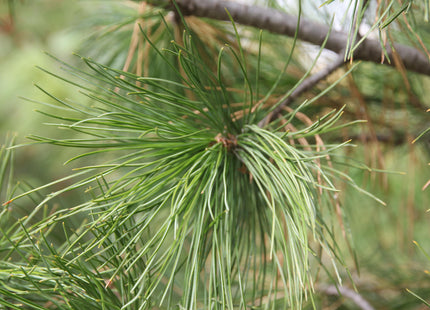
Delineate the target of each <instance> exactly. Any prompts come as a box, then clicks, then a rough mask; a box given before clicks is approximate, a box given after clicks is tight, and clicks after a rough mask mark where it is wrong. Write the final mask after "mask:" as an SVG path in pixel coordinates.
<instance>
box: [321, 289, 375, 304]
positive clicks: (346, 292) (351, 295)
mask: <svg viewBox="0 0 430 310" xmlns="http://www.w3.org/2000/svg"><path fill="white" fill-rule="evenodd" d="M318 290H319V291H321V292H323V293H325V294H327V295H336V296H343V297H346V298H348V299H350V300H352V301H353V302H354V303H355V304H356V305H357V306H358V307H359V308H360V309H362V310H375V308H373V307H372V306H371V305H370V304H369V302H368V301H367V300H366V299H364V298H363V297H362V296H361V295H360V294H358V293H357V292H355V291H353V290H351V289H348V288H346V287H342V286H339V287H336V286H334V285H330V286H324V287H320V288H318Z"/></svg>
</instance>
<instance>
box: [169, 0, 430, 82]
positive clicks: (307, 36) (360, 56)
mask: <svg viewBox="0 0 430 310" xmlns="http://www.w3.org/2000/svg"><path fill="white" fill-rule="evenodd" d="M176 3H177V4H178V6H179V7H180V9H181V11H182V14H184V15H194V16H199V17H207V18H212V19H217V20H229V17H228V14H227V12H226V10H228V12H229V13H230V15H231V16H232V17H233V20H234V21H235V22H236V23H239V24H242V25H247V26H253V27H256V28H260V29H265V30H268V31H270V32H273V33H278V34H283V35H287V36H290V37H292V36H294V35H295V33H296V29H297V17H296V16H294V15H290V14H287V13H283V12H280V11H277V10H274V9H271V8H265V7H261V6H255V5H246V4H241V3H237V2H233V1H225V0H176ZM328 32H329V27H328V26H326V25H323V24H319V23H315V22H312V21H309V20H306V19H304V18H301V19H300V26H299V29H298V38H299V39H300V40H303V41H306V42H309V43H312V44H316V45H321V44H322V43H323V41H324V39H325V37H326V36H327V34H328ZM347 39H348V34H347V33H344V32H340V31H331V33H330V35H329V37H328V41H327V43H326V45H325V48H326V49H329V50H331V51H334V52H336V53H339V52H341V51H342V50H345V47H346V42H347ZM394 49H395V51H396V52H397V54H398V56H399V57H400V59H401V60H402V61H403V63H404V66H405V68H406V69H407V70H409V71H414V72H418V73H421V74H425V75H428V76H430V62H429V59H428V58H427V57H426V56H425V55H424V54H423V53H421V52H420V51H418V50H416V49H414V48H411V47H409V46H405V45H401V44H394ZM387 52H388V56H389V58H390V59H391V64H389V63H388V61H387V58H385V59H384V64H388V65H393V64H394V61H393V58H394V56H393V51H392V49H391V48H390V47H387ZM381 57H382V48H381V45H380V42H379V41H377V40H372V39H366V40H364V41H363V42H362V43H361V45H360V47H359V48H358V49H357V50H356V51H355V53H354V59H355V60H365V61H371V62H375V63H381V61H382V58H381Z"/></svg>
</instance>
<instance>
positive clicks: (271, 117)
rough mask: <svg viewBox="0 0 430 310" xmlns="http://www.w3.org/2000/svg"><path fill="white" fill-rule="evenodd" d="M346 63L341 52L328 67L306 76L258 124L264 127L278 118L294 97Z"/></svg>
mask: <svg viewBox="0 0 430 310" xmlns="http://www.w3.org/2000/svg"><path fill="white" fill-rule="evenodd" d="M344 63H345V60H344V55H343V53H341V54H339V56H338V57H337V59H336V60H335V61H333V62H332V63H330V64H329V65H328V66H327V67H325V68H324V69H322V70H320V71H318V72H317V73H315V74H314V75H311V76H309V77H308V78H306V79H305V80H304V81H303V82H302V83H300V85H299V86H297V88H296V89H295V90H293V92H292V93H291V95H289V96H288V97H287V98H286V99H285V100H284V101H282V102H281V103H280V104H279V105H278V106H277V107H276V108H275V109H274V110H273V111H272V113H270V114H269V115H267V116H266V117H265V118H264V119H263V120H261V121H260V122H259V123H258V126H260V127H263V126H264V125H265V124H267V123H269V122H270V121H272V120H274V119H276V118H277V117H278V116H279V113H281V111H282V109H283V108H284V107H286V106H288V105H289V104H290V103H291V102H292V101H293V100H294V99H296V98H297V97H298V96H299V95H300V94H302V93H303V92H305V91H307V90H309V89H311V88H312V87H313V86H315V85H316V84H317V83H318V82H319V81H321V80H323V79H325V78H326V77H327V76H329V75H330V74H331V73H333V72H334V71H335V70H336V69H338V68H339V67H341V66H342V65H343V64H344Z"/></svg>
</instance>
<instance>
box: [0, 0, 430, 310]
mask: <svg viewBox="0 0 430 310" xmlns="http://www.w3.org/2000/svg"><path fill="white" fill-rule="evenodd" d="M332 2H335V3H332ZM427 2H428V1H427ZM336 3H337V2H336V1H326V2H325V3H323V4H321V7H320V8H312V3H311V2H309V3H308V2H305V1H303V3H302V2H301V1H298V2H297V3H296V4H297V6H296V10H295V11H296V14H295V15H293V14H290V13H286V8H287V4H282V1H279V3H278V2H276V1H265V2H264V3H263V2H262V3H260V4H243V3H240V2H236V1H224V0H212V1H209V0H177V1H176V2H175V1H147V2H145V1H142V2H137V1H118V2H116V3H115V2H110V1H108V2H103V3H100V4H97V3H94V4H93V3H92V4H91V5H93V6H94V7H93V8H92V10H94V12H98V13H99V14H93V15H91V14H89V17H88V23H87V24H85V27H89V28H97V29H98V31H97V32H96V33H95V34H94V36H93V37H91V39H90V40H88V41H86V42H85V44H84V46H83V47H82V48H81V50H80V53H79V54H80V55H82V56H79V58H80V62H79V63H78V64H76V65H74V64H69V63H66V62H63V61H61V60H60V59H57V58H56V57H55V55H50V57H51V58H52V61H55V62H57V63H59V64H60V65H61V67H62V68H63V72H62V73H58V72H49V71H45V72H46V74H50V75H52V76H54V77H56V78H58V79H60V80H62V81H63V82H64V83H68V85H69V87H70V88H76V89H77V90H79V95H76V97H74V98H72V99H66V98H61V97H58V96H56V95H54V94H52V93H51V92H50V91H49V90H46V89H44V88H43V87H41V86H36V87H37V88H39V89H40V90H41V91H42V92H43V93H45V94H46V96H47V102H46V104H45V107H43V108H42V109H40V111H39V112H40V113H41V114H43V115H44V116H46V117H47V118H48V119H50V122H51V125H53V126H55V127H56V128H61V129H65V130H66V131H65V132H66V133H63V132H61V133H60V134H59V133H53V134H52V135H51V136H49V135H48V136H41V135H31V136H29V138H30V139H31V140H32V141H33V144H52V145H56V146H60V147H63V148H66V147H69V148H73V149H78V150H79V153H78V154H76V153H75V155H74V156H73V157H72V158H70V160H69V161H68V162H67V164H68V165H71V166H72V167H73V168H74V169H73V172H72V173H71V174H70V175H68V176H65V177H63V178H60V179H57V180H54V181H53V182H51V183H48V184H46V185H43V186H38V187H35V188H29V187H26V186H19V185H14V184H15V183H14V180H13V167H12V165H11V161H12V157H13V151H14V150H15V149H16V147H13V145H14V142H13V139H9V140H10V141H8V143H7V144H6V145H7V147H5V148H3V149H2V152H1V153H0V158H1V159H2V160H3V161H2V166H1V167H0V176H1V182H0V185H1V188H2V189H3V191H2V192H1V194H2V196H1V199H2V202H4V203H3V209H2V210H1V213H0V214H1V225H0V227H1V238H0V249H1V250H0V255H1V261H0V305H2V306H3V307H5V309H23V308H24V309H171V308H174V309H176V308H179V309H269V308H270V309H303V308H305V307H309V308H315V309H318V308H321V307H322V306H321V304H320V300H319V298H318V297H315V296H318V294H321V293H322V294H326V295H343V296H344V297H345V298H349V299H351V300H352V302H353V304H355V306H357V307H359V308H362V309H372V306H370V304H369V303H368V302H367V301H366V300H365V299H364V298H363V297H362V296H361V295H360V294H359V292H357V291H355V290H354V289H348V288H346V287H343V286H342V281H344V280H347V281H350V283H352V285H354V284H353V283H354V279H353V278H354V276H353V275H354V274H355V270H357V269H358V264H357V258H356V257H357V255H359V254H360V253H358V254H357V253H356V251H355V249H354V243H353V242H352V237H351V235H350V229H349V222H348V218H347V216H346V214H347V213H348V211H346V210H344V208H343V206H342V204H343V201H345V200H347V199H348V196H346V194H344V193H349V192H351V189H353V190H354V191H358V192H359V193H360V195H361V196H360V197H370V199H373V200H374V201H376V202H378V203H380V204H382V205H385V202H383V201H382V200H381V199H379V198H378V197H376V196H375V195H373V194H372V191H371V190H370V191H366V190H364V189H362V187H361V186H359V185H357V184H358V183H357V182H356V180H355V179H354V177H352V176H351V175H349V171H350V170H345V169H356V170H357V169H359V171H362V172H363V171H364V172H367V173H371V172H372V173H374V172H375V171H379V172H383V171H382V170H384V166H383V163H382V162H378V161H375V160H374V158H371V159H369V161H368V163H369V165H367V163H366V162H365V163H361V162H358V161H356V160H354V159H353V158H350V157H347V156H345V155H347V154H348V152H349V151H348V149H349V148H350V146H351V138H356V139H359V140H360V139H361V141H370V142H374V143H375V144H376V143H378V144H377V145H376V146H375V147H372V150H374V152H375V153H376V154H377V155H376V156H375V158H377V159H378V158H381V157H380V156H379V153H380V152H381V149H380V146H379V145H380V144H379V143H381V141H383V140H384V139H387V140H389V141H391V142H393V141H394V142H395V143H407V140H408V139H409V140H412V139H410V137H411V136H413V137H414V138H415V137H418V136H419V133H420V132H422V135H421V136H420V137H425V133H426V131H425V127H426V126H428V118H427V116H428V115H426V114H425V111H426V109H428V105H426V103H425V102H424V101H422V98H423V96H424V94H426V93H427V90H426V89H425V86H421V88H420V85H425V84H424V82H422V80H420V79H423V77H424V76H428V75H430V62H429V57H430V54H429V53H428V51H427V48H426V45H425V42H428V38H427V36H428V30H427V28H425V27H428V8H429V5H428V3H426V2H423V3H413V2H412V1H404V2H403V3H400V2H396V1H386V2H385V3H383V2H379V1H378V2H377V3H376V2H374V1H365V0H364V1H351V2H350V3H343V5H345V7H347V11H345V12H344V23H345V25H347V26H345V27H344V29H346V30H343V31H341V30H339V29H335V24H334V20H333V19H332V20H331V21H330V19H327V20H325V23H324V21H323V20H322V19H320V20H319V21H317V20H318V18H316V17H315V13H312V12H322V11H324V10H326V9H327V10H329V9H330V8H331V6H334V5H338V6H340V5H342V4H341V3H337V4H336ZM10 5H14V4H13V3H11V4H10ZM24 5H25V4H24ZM88 6H89V5H88ZM103 10H106V12H103ZM313 14H314V15H313ZM311 18H314V20H311ZM363 27H368V28H369V31H367V32H363V31H362V29H363ZM375 33H376V37H372V36H374V35H375ZM426 39H427V41H426ZM306 42H307V43H306ZM400 42H402V43H400ZM406 42H407V43H406ZM308 43H311V44H312V46H311V45H309V44H308ZM327 50H329V51H332V52H334V53H332V54H328V52H327ZM306 54H307V55H309V56H308V57H312V58H313V59H312V60H311V61H308V60H307V59H306V56H304V55H306ZM333 55H334V56H333ZM42 70H44V69H42ZM396 71H398V73H395V77H393V78H391V77H390V76H391V75H393V74H394V72H396ZM378 79H387V83H390V81H391V82H392V83H393V84H394V85H401V86H402V87H403V88H402V90H398V93H397V94H398V95H399V98H393V101H392V103H393V104H392V106H389V107H385V108H383V109H382V108H381V105H379V106H378V103H380V102H383V101H384V98H383V97H382V96H383V94H382V95H381V93H380V91H379V90H380V89H377V86H375V85H369V81H375V80H378ZM380 82H381V84H384V83H385V81H383V80H381V81H380ZM366 83H367V84H366ZM420 83H422V84H420ZM381 84H379V85H381ZM420 91H421V93H419V92H420ZM345 92H348V93H347V94H345ZM339 96H340V97H341V98H342V97H348V96H351V97H353V98H354V99H355V100H356V101H357V103H358V104H356V105H352V104H350V103H349V102H348V100H342V99H341V100H339ZM388 96H389V95H388ZM406 100H407V101H408V104H407V105H408V106H407V108H404V109H405V110H404V111H405V112H404V113H406V114H411V115H413V119H411V120H410V124H408V125H409V126H410V127H411V128H412V130H411V131H410V129H409V128H401V127H396V121H397V119H396V115H397V113H399V112H398V111H399V110H400V108H399V106H400V105H402V104H404V103H402V102H404V101H406ZM343 101H344V102H343ZM368 102H369V105H368V104H367V103H368ZM381 113H384V114H386V115H387V117H386V118H382V116H381ZM423 130H424V132H423ZM421 139H425V138H421ZM397 140H400V141H399V142H397ZM421 141H422V140H421ZM370 142H369V145H370ZM21 147H26V148H27V147H31V145H30V146H21ZM369 149H370V147H369ZM345 167H347V168H345ZM356 170H355V171H356ZM346 171H348V172H346ZM383 178H384V176H382V177H381V179H382V180H383ZM46 191H48V192H49V194H45V193H46ZM69 196H74V197H79V198H77V199H76V200H79V201H78V202H76V203H75V199H71V201H67V200H68V198H65V197H69ZM363 199H364V198H363ZM64 201H65V202H64ZM63 202H64V205H61V204H62V203H63ZM58 204H60V207H58V206H57V205H58ZM20 205H25V206H27V207H28V206H30V208H29V210H30V211H29V212H28V214H27V215H26V216H25V217H24V218H18V219H17V218H16V217H15V216H14V215H13V211H14V208H16V206H20ZM410 241H412V240H410ZM424 252H425V251H424ZM351 270H354V272H353V271H351ZM414 294H415V293H412V295H414ZM412 295H411V297H414V296H412ZM417 301H419V300H418V299H417ZM424 302H425V301H424Z"/></svg>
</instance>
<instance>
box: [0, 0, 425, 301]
mask: <svg viewBox="0 0 430 310" xmlns="http://www.w3.org/2000/svg"><path fill="white" fill-rule="evenodd" d="M12 2H13V4H12ZM114 2H115V1H104V2H103V1H102V2H100V1H66V0H63V1H61V0H33V1H6V0H3V1H1V2H0V141H5V140H6V139H7V137H8V136H9V137H10V136H11V135H15V136H16V143H17V144H21V143H25V142H29V141H28V140H27V139H26V136H27V135H29V134H36V135H37V134H40V135H44V136H50V135H61V131H60V129H58V128H57V127H56V126H48V125H46V124H45V123H47V122H49V120H47V118H46V117H45V116H43V115H41V114H39V113H37V112H35V110H38V109H42V106H41V105H40V104H38V103H37V102H38V101H40V102H49V97H47V95H46V94H44V93H43V92H42V91H41V90H40V89H38V88H37V87H35V85H34V84H37V85H38V86H40V87H41V88H43V89H45V90H47V91H49V93H50V94H52V95H54V96H58V97H60V98H75V97H76V96H77V89H75V88H73V87H70V86H69V85H68V84H66V83H64V82H63V81H61V80H59V79H57V78H55V77H53V76H50V75H49V74H47V73H46V72H44V71H43V70H41V69H39V68H37V67H41V68H43V69H45V70H47V71H49V72H53V73H55V74H61V69H60V67H61V65H60V64H59V63H58V62H56V61H55V60H54V59H52V58H51V57H50V56H48V55H47V54H46V53H48V54H51V55H54V56H55V57H57V58H59V59H61V60H62V61H64V62H66V63H69V64H75V65H78V64H79V58H78V57H76V56H74V55H73V53H75V52H76V53H80V54H83V56H94V57H96V56H95V55H92V53H93V51H94V48H93V49H92V48H91V46H94V45H91V44H90V43H89V41H88V39H89V38H92V39H94V34H95V33H100V32H99V31H100V30H103V29H102V26H100V24H98V20H96V21H95V19H96V18H94V16H97V17H100V16H101V17H103V18H104V21H105V22H106V21H107V22H108V24H115V23H116V24H118V25H119V24H121V25H125V26H124V27H123V28H122V29H123V30H124V31H125V33H126V35H124V33H123V38H125V43H124V44H122V45H121V46H122V47H124V46H125V50H123V52H122V54H121V53H119V54H118V55H119V56H118V57H117V58H115V59H114V60H109V61H110V64H111V65H113V66H116V67H118V68H122V67H123V65H124V62H125V56H124V55H126V54H127V48H128V44H129V42H130V40H131V33H132V26H133V22H134V20H135V18H136V16H137V12H136V7H135V6H133V4H132V3H131V2H130V1H117V2H116V3H114ZM124 3H127V5H124ZM312 12H313V11H312V10H308V14H309V17H315V15H312V14H315V13H312ZM305 13H306V12H305ZM127 16H128V17H127ZM125 17H126V19H124V18H125ZM127 18H128V19H127ZM420 18H421V19H422V17H420ZM421 22H422V23H421V24H420V20H418V21H417V25H418V31H419V33H420V34H421V35H422V37H423V38H424V39H427V41H425V43H426V45H427V47H430V34H429V33H430V30H429V29H430V27H429V24H428V23H427V24H426V23H424V21H422V20H421ZM127 31H128V32H127ZM127 33H128V34H127ZM99 39H100V44H102V43H103V41H102V39H103V38H101V37H99ZM284 39H285V38H283V40H284ZM285 40H288V39H285ZM92 44H94V42H92ZM103 46H104V47H103V48H104V49H105V51H106V52H107V53H108V52H109V45H103ZM110 46H111V47H112V49H114V48H116V47H114V46H113V45H110ZM275 52H276V51H275ZM121 55H122V58H121V57H120V56H121ZM300 57H302V58H300V59H296V64H297V65H296V66H295V69H296V70H297V72H296V73H295V74H296V75H295V78H294V79H295V80H297V79H298V78H299V77H300V74H303V73H304V72H305V71H306V63H307V60H306V59H308V58H306V57H312V55H311V53H309V54H308V55H305V56H303V55H302V56H300ZM327 57H329V56H327ZM99 59H101V61H103V60H105V61H107V59H106V58H105V59H103V57H102V56H100V58H99ZM292 76H294V74H293V73H292ZM294 79H293V80H294ZM405 81H407V82H405ZM322 84H324V83H322ZM326 86H327V85H326ZM323 87H324V85H321V86H318V88H321V89H323ZM317 91H318V89H314V90H311V91H309V93H307V94H305V95H304V96H303V97H304V98H306V96H310V95H313V94H315V93H316V92H317ZM25 98H26V99H25ZM428 98H430V78H429V77H426V76H422V75H418V74H413V73H407V79H406V80H405V74H404V72H399V71H396V69H394V68H388V67H382V66H378V65H375V64H368V63H364V64H362V65H360V67H359V68H358V69H357V70H355V71H354V73H353V74H352V75H351V76H350V78H347V79H345V81H344V82H343V83H341V84H340V85H339V86H338V87H336V88H335V89H334V90H333V91H332V92H330V93H329V94H327V95H326V96H324V97H323V98H321V100H320V101H319V105H320V106H325V107H341V106H343V105H344V104H347V105H348V107H347V109H346V111H345V118H346V120H354V119H366V120H367V123H366V124H363V125H357V126H355V127H354V128H353V129H351V130H350V131H348V132H345V133H344V137H338V136H336V135H337V134H338V133H337V132H336V133H335V134H334V135H333V136H330V137H329V138H328V139H334V140H336V139H339V140H343V139H344V138H351V139H353V141H352V143H353V144H354V145H355V147H353V148H348V149H347V151H346V152H345V154H344V155H345V156H349V157H351V158H354V159H355V160H356V161H357V162H361V163H364V164H366V165H368V166H369V167H373V168H375V169H381V170H385V171H391V172H392V173H376V172H366V171H363V170H360V169H352V168H349V167H348V168H345V173H347V174H348V175H349V176H351V177H352V178H354V180H355V182H356V183H357V184H358V185H360V186H361V187H363V188H364V189H366V190H368V191H369V192H371V193H372V194H374V195H375V196H377V197H378V198H380V199H381V200H383V201H385V202H386V204H387V205H386V206H381V205H379V204H377V203H376V202H375V201H374V200H372V199H370V198H367V197H366V196H364V195H362V194H361V193H359V192H357V191H356V190H354V189H351V188H348V187H346V188H342V185H340V187H341V189H342V190H343V191H342V192H341V193H340V196H341V197H340V198H341V200H342V201H343V205H344V210H346V211H345V212H346V216H347V219H348V222H347V223H346V225H347V227H346V229H347V230H348V231H349V232H351V234H352V239H353V244H354V247H355V251H356V253H357V261H358V263H359V267H360V270H358V269H355V268H352V274H353V278H354V280H355V282H356V285H357V287H358V289H359V291H360V293H361V294H362V295H363V296H364V297H365V298H366V299H367V300H368V301H369V302H370V303H371V304H372V305H374V306H375V308H376V309H425V307H426V306H424V305H423V304H422V303H421V302H420V301H419V300H418V299H417V298H416V297H414V296H413V295H411V294H410V293H408V292H407V289H410V290H412V291H413V292H415V293H417V294H419V295H420V296H422V297H423V298H424V299H426V300H429V296H430V274H429V271H428V270H429V268H430V260H429V259H428V258H427V257H426V256H425V255H424V254H423V252H422V251H420V249H419V248H418V247H417V246H416V245H415V244H414V241H416V242H417V243H418V244H419V245H420V246H421V247H422V248H423V249H424V250H425V251H427V253H430V238H429V236H430V225H429V224H430V212H428V210H429V209H430V186H429V187H427V188H425V186H426V184H427V183H428V181H429V179H430V173H429V172H430V167H429V162H430V142H429V135H428V134H427V135H425V136H424V137H422V138H421V139H420V140H418V141H417V142H416V143H414V144H413V143H412V141H413V140H414V139H415V138H416V137H417V136H418V135H419V133H420V132H422V131H423V130H425V129H426V128H428V127H430V113H426V112H425V111H426V109H428V108H429V107H430V103H429V100H428ZM27 99H29V100H27ZM48 109H49V108H48ZM315 109H317V108H315ZM318 109H319V110H318V111H320V110H321V108H318ZM43 110H45V111H46V110H47V107H46V106H44V107H43ZM74 154H76V151H75V150H72V149H66V148H61V147H55V146H48V145H32V146H26V147H22V148H18V149H17V151H16V158H15V170H16V178H17V180H25V181H26V182H27V183H29V184H30V185H31V186H34V187H35V186H40V185H42V184H45V183H47V182H50V181H52V180H55V179H58V178H61V177H64V176H65V175H67V174H68V173H70V171H71V168H70V167H69V166H67V165H66V166H65V165H63V163H64V162H65V161H66V160H67V159H69V158H70V157H72V156H73V155H74ZM72 200H74V198H73V199H72ZM20 212H22V215H24V214H25V213H26V210H24V209H23V210H20ZM339 235H341V231H340V229H339ZM339 242H340V244H341V245H342V246H343V247H344V251H345V253H346V252H348V251H349V249H348V247H347V245H346V244H344V243H343V242H342V238H341V237H339ZM350 263H351V264H349V265H350V266H353V258H351V262H350ZM346 285H351V284H350V283H346ZM320 305H321V307H322V308H324V309H356V308H357V306H356V305H355V304H354V303H351V302H350V301H348V300H347V299H344V300H343V301H341V302H334V301H333V300H332V299H331V297H328V296H322V297H321V300H320Z"/></svg>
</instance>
